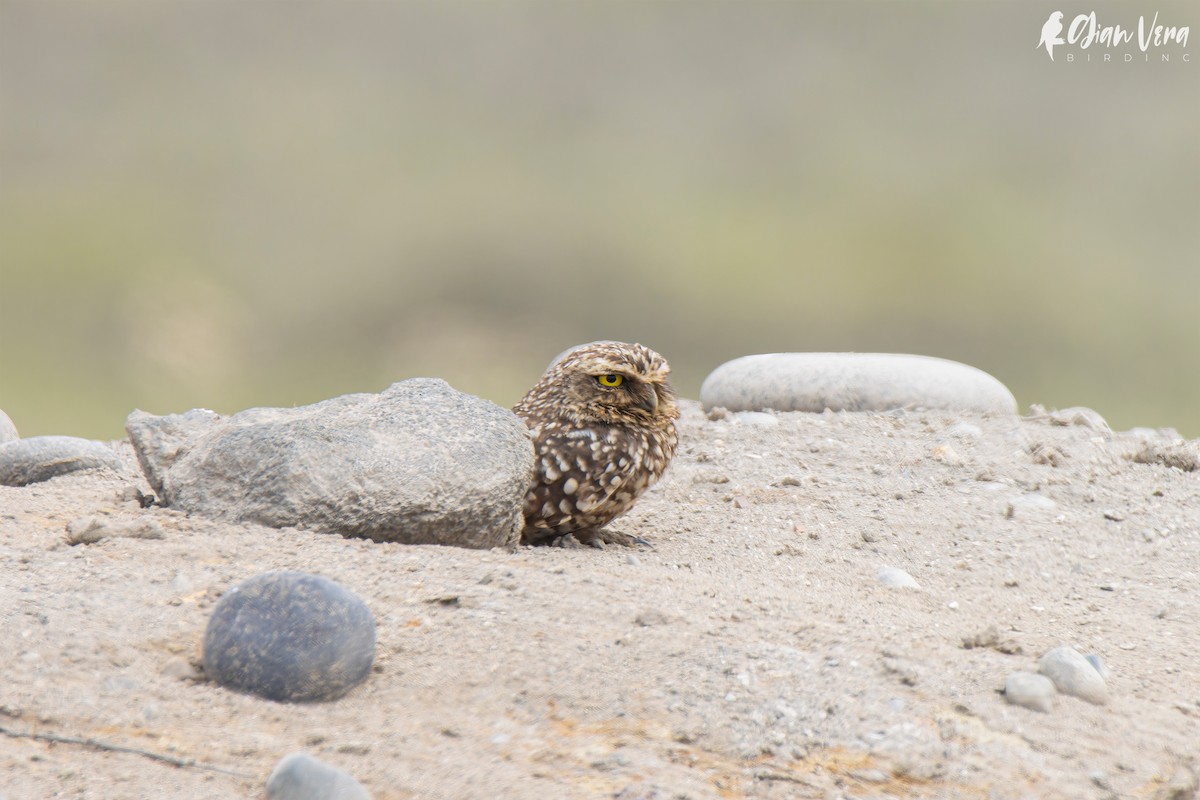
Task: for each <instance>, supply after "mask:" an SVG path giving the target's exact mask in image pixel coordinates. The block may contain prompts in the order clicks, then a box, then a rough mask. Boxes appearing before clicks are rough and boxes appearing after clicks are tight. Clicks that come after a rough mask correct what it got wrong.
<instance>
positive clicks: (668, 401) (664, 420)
mask: <svg viewBox="0 0 1200 800" xmlns="http://www.w3.org/2000/svg"><path fill="white" fill-rule="evenodd" d="M670 372H671V367H670V366H669V365H668V364H667V360H666V359H665V358H663V357H662V356H660V355H659V354H658V353H656V352H654V351H653V350H651V349H650V348H648V347H643V346H642V345H640V344H629V343H627V342H607V341H605V342H591V343H590V344H583V345H579V346H577V347H572V348H571V349H570V350H567V351H566V352H564V353H562V354H561V355H559V357H558V358H557V359H555V360H554V362H553V363H552V364H551V365H550V368H549V369H547V370H546V374H545V375H544V376H542V379H541V380H540V381H539V382H538V385H537V386H535V387H534V388H533V389H531V390H530V392H529V394H528V395H526V399H525V400H524V401H522V403H523V404H527V403H530V402H532V403H534V404H537V405H538V406H541V408H539V409H538V411H539V412H540V413H543V414H556V415H563V416H569V417H572V418H574V419H575V421H577V422H581V423H596V422H602V423H622V424H644V425H651V426H658V425H666V424H669V423H670V422H671V421H672V420H674V419H676V418H677V417H678V416H679V409H678V408H677V407H676V405H675V392H674V390H672V389H671V385H670V384H669V383H668V382H667V375H668V374H669V373H670ZM530 410H531V411H532V410H533V409H532V408H531V409H530Z"/></svg>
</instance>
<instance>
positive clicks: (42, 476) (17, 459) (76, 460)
mask: <svg viewBox="0 0 1200 800" xmlns="http://www.w3.org/2000/svg"><path fill="white" fill-rule="evenodd" d="M105 467H107V468H109V469H120V468H121V459H120V457H119V456H118V455H117V451H116V450H114V449H113V448H112V446H111V445H108V444H105V443H104V442H97V441H93V440H91V439H80V438H77V437H75V436H34V437H31V438H29V439H17V440H16V441H13V442H8V443H6V444H0V484H2V485H4V486H28V485H29V484H31V483H40V482H41V481H46V480H50V479H51V478H54V477H57V476H59V475H66V474H67V473H70V472H78V471H79V470H84V469H101V468H105Z"/></svg>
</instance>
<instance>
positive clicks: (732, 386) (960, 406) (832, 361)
mask: <svg viewBox="0 0 1200 800" xmlns="http://www.w3.org/2000/svg"><path fill="white" fill-rule="evenodd" d="M700 402H701V403H702V404H703V405H704V408H705V410H706V411H707V410H709V409H712V408H716V407H721V408H727V409H729V410H730V411H764V410H768V409H773V410H775V411H812V412H818V413H819V412H821V411H824V410H825V409H827V408H828V409H831V410H833V411H888V410H891V409H894V408H927V409H944V410H949V411H966V412H977V413H986V414H1015V413H1016V411H1017V401H1016V400H1015V399H1014V398H1013V396H1012V393H1011V392H1009V391H1008V389H1007V388H1005V386H1004V384H1002V383H1000V381H998V380H996V379H995V378H993V377H992V376H991V375H988V374H987V373H986V372H983V371H981V370H978V369H976V368H975V367H970V366H967V365H966V364H960V363H958V362H957V361H947V360H946V359H943V358H932V357H930V356H914V355H902V354H893V353H767V354H763V355H754V356H743V357H742V358H735V359H734V360H733V361H727V362H725V363H724V364H722V365H721V366H719V367H717V368H716V369H715V370H713V371H712V372H711V373H709V375H708V377H707V378H705V379H704V383H703V384H702V385H701V387H700Z"/></svg>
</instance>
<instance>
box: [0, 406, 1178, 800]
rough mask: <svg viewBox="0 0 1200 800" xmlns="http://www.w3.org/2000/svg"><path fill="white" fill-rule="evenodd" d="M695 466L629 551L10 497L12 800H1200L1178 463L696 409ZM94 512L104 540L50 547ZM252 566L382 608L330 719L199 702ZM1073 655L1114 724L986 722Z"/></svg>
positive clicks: (0, 792) (1118, 446) (1135, 441)
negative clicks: (292, 794)
mask: <svg viewBox="0 0 1200 800" xmlns="http://www.w3.org/2000/svg"><path fill="white" fill-rule="evenodd" d="M682 439H683V443H682V447H681V453H680V455H679V457H678V458H677V459H676V462H675V463H674V465H673V466H672V468H671V469H670V470H669V472H668V474H667V477H666V478H665V479H664V481H663V483H661V484H660V485H659V486H658V487H656V488H655V489H654V490H653V491H652V492H651V493H650V494H649V495H648V496H647V497H645V498H644V499H643V501H642V502H641V503H640V504H639V505H638V506H637V507H636V508H635V510H634V511H633V513H632V514H630V515H629V516H628V517H627V518H624V519H622V520H620V521H618V523H617V527H619V528H620V529H621V530H624V531H626V532H628V533H633V534H637V535H639V536H642V537H644V538H646V539H648V540H649V541H651V542H652V543H653V549H638V550H636V551H632V550H612V549H610V550H606V551H595V550H565V549H551V548H522V549H520V550H518V551H517V552H504V551H470V550H462V549H456V548H439V547H410V546H403V545H386V544H374V543H370V542H363V541H353V540H345V539H342V538H340V537H337V536H331V535H323V534H314V533H307V532H302V531H295V530H283V531H278V530H271V529H266V528H260V527H255V526H231V525H226V524H217V523H213V522H209V521H206V520H203V519H198V518H188V517H185V516H183V515H181V514H178V513H176V512H173V511H170V510H165V509H160V508H149V509H142V508H141V507H140V506H139V504H138V502H137V497H136V492H135V489H139V488H140V489H142V490H143V491H148V487H147V486H146V485H145V483H144V482H143V481H142V480H141V478H140V476H139V475H138V474H137V473H136V471H135V468H134V467H133V464H132V453H131V451H129V452H128V455H129V456H130V459H131V461H130V465H131V466H130V474H128V475H124V476H119V475H114V474H111V473H109V474H98V473H93V474H82V475H80V474H77V475H71V476H64V477H60V478H56V479H53V480H51V481H49V482H46V483H43V484H38V485H35V486H31V487H27V488H21V489H15V488H3V487H0V557H2V559H3V564H4V569H3V574H2V581H3V590H2V594H0V621H2V623H3V625H2V630H3V632H4V641H5V646H4V647H3V648H0V670H2V674H3V682H2V683H0V727H2V728H3V729H4V731H6V732H7V733H6V735H3V736H0V770H2V771H0V796H3V798H5V800H25V799H26V798H29V799H30V800H33V799H40V798H50V797H69V798H105V800H117V799H118V798H130V799H131V800H134V799H136V800H144V799H145V798H179V799H180V800H199V799H200V798H233V797H246V798H253V797H262V796H263V788H262V787H263V785H264V782H265V780H266V776H267V775H268V773H269V772H270V770H271V768H272V767H273V765H274V764H275V763H276V762H277V761H278V760H279V759H280V758H281V757H282V756H284V755H286V754H288V753H291V752H294V751H300V750H302V751H307V752H309V753H311V754H313V755H315V756H317V757H318V758H320V759H322V760H325V761H327V762H329V763H331V764H335V765H337V766H340V767H342V768H344V769H346V770H348V771H349V772H351V773H352V774H353V775H355V776H356V777H357V778H358V779H359V780H360V781H362V782H363V784H364V785H366V786H367V787H368V788H369V789H370V791H371V793H372V795H373V796H374V797H375V798H376V799H377V800H383V799H385V798H391V799H394V800H399V799H400V798H431V799H433V798H454V799H456V800H457V799H460V798H514V799H523V798H529V799H530V800H532V799H533V798H539V799H541V798H621V800H650V798H661V799H662V800H667V799H669V798H737V797H754V798H810V797H811V798H841V797H845V798H887V797H896V798H909V797H913V798H933V797H963V798H1025V797H1029V798H1110V797H1130V798H1160V800H1165V799H1166V798H1171V800H1187V799H1189V798H1194V797H1196V790H1195V786H1196V775H1197V773H1198V772H1200V767H1198V766H1197V759H1200V471H1184V470H1182V469H1179V468H1178V467H1169V466H1166V465H1163V464H1159V463H1138V462H1136V461H1133V460H1131V459H1130V458H1129V456H1130V455H1132V454H1134V453H1135V452H1137V451H1139V450H1141V449H1144V448H1148V452H1149V455H1150V456H1152V457H1153V456H1155V455H1156V454H1166V455H1170V454H1171V453H1172V452H1173V451H1172V450H1171V446H1170V442H1171V439H1170V435H1169V434H1166V435H1162V434H1155V433H1153V432H1148V431H1143V432H1141V433H1139V434H1131V433H1127V434H1109V433H1108V432H1107V431H1105V430H1103V429H1098V428H1092V427H1087V426H1083V425H1074V426H1057V425H1052V424H1049V423H1048V422H1046V421H1044V420H1041V421H1039V420H1033V419H1028V418H1021V419H1018V418H973V417H957V416H952V415H948V414H942V413H920V412H897V413H894V414H866V413H843V414H832V413H826V414H784V415H778V416H770V415H757V414H751V415H735V416H731V417H727V418H724V419H717V420H710V419H708V418H706V417H705V416H704V415H703V414H702V413H701V412H700V410H699V408H698V407H697V406H696V405H695V404H687V405H686V408H685V416H684V420H683V424H682ZM1150 460H1153V458H1151V459H1150ZM1176 463H1181V464H1182V465H1183V466H1186V461H1184V462H1176ZM90 516H100V517H103V518H104V519H103V522H104V526H105V529H106V530H107V532H108V535H107V536H106V538H103V539H101V540H100V541H97V542H94V543H90V544H78V545H71V544H68V543H67V540H66V536H67V527H68V525H69V524H70V523H72V521H75V520H78V519H80V518H85V517H90ZM150 523H156V524H150ZM77 528H78V526H77ZM147 535H149V536H150V537H154V536H158V537H159V538H146V536H147ZM884 566H894V567H898V568H901V569H903V570H906V571H907V572H908V573H910V574H911V575H912V576H913V577H914V578H915V579H916V580H917V581H918V582H919V583H920V586H921V588H920V589H916V590H914V589H895V588H888V587H885V586H883V585H882V584H881V583H880V582H879V580H878V578H877V572H878V570H879V569H880V568H881V567H884ZM272 569H299V570H307V571H311V572H316V573H320V574H322V575H325V576H328V577H330V578H332V579H334V580H337V581H339V582H341V583H342V584H344V585H345V586H347V587H349V588H351V589H352V590H353V591H355V592H357V593H358V594H359V595H360V596H361V597H363V598H364V599H365V600H366V602H367V603H368V605H369V606H370V607H371V609H372V611H373V612H374V614H375V618H376V623H377V626H378V627H377V636H378V656H377V661H376V667H375V671H374V673H373V674H372V675H371V677H370V678H369V679H368V681H367V682H366V683H365V684H364V685H362V686H360V687H359V688H357V689H355V690H354V691H353V692H351V693H350V694H349V695H348V696H346V697H345V698H343V699H342V700H339V701H337V702H333V703H326V704H316V705H280V704H276V703H272V702H268V701H264V700H259V699H256V698H253V697H248V696H242V695H238V694H234V693H231V692H229V691H226V690H224V689H221V688H219V687H218V686H215V685H213V684H211V683H208V682H205V681H204V680H203V676H202V675H200V674H198V672H197V669H198V665H199V646H200V641H201V638H202V636H203V632H204V626H205V623H206V620H207V617H208V614H209V613H210V612H211V610H212V608H213V606H214V604H215V602H216V600H217V599H218V598H219V597H220V595H221V593H222V592H223V591H225V590H226V589H228V588H229V587H230V586H232V585H233V584H234V583H236V582H238V581H240V580H242V579H244V578H247V577H249V576H251V575H254V574H256V573H259V572H263V571H266V570H272ZM964 640H967V641H968V643H969V644H972V645H978V646H971V647H967V646H964ZM1063 643H1065V644H1071V645H1073V646H1075V647H1076V648H1077V649H1079V650H1080V651H1081V652H1084V653H1091V654H1096V655H1098V656H1099V657H1100V658H1101V659H1103V661H1104V662H1105V664H1106V665H1107V667H1108V668H1109V670H1110V671H1111V674H1110V675H1109V678H1108V688H1109V692H1110V694H1111V701H1110V703H1109V704H1108V705H1106V706H1093V705H1089V704H1088V703H1085V702H1083V701H1080V700H1076V699H1073V698H1070V697H1062V696H1060V697H1059V698H1057V699H1056V700H1055V703H1054V707H1053V709H1052V711H1051V712H1050V713H1047V714H1041V713H1036V712H1033V711H1030V710H1027V709H1024V708H1019V707H1015V706H1012V705H1009V704H1008V703H1006V702H1005V700H1004V698H1003V697H1002V696H1001V695H1000V694H998V692H997V690H998V689H1001V688H1002V687H1003V685H1004V680H1005V677H1006V676H1007V675H1008V674H1009V673H1010V672H1012V671H1015V670H1036V669H1037V660H1038V658H1039V657H1040V656H1041V654H1042V653H1044V652H1045V651H1047V650H1049V649H1050V648H1052V647H1054V646H1056V645H1059V644H1063ZM28 733H33V734H38V735H41V736H45V737H49V738H54V737H68V738H70V737H73V738H78V739H95V740H99V741H101V742H103V743H106V744H108V745H116V746H121V747H128V748H134V749H137V750H141V751H145V752H146V753H154V754H160V755H164V756H168V757H171V758H175V759H180V760H184V761H189V762H190V761H195V762H197V763H196V764H194V765H192V766H183V767H180V766H173V765H171V764H170V763H166V762H164V761H161V760H155V759H153V758H150V757H149V756H147V755H145V754H143V753H125V752H111V751H105V750H100V749H96V748H94V747H90V746H87V745H84V744H77V743H67V742H62V741H60V742H57V743H55V742H51V741H46V740H44V739H33V738H16V737H15V736H14V735H13V734H28Z"/></svg>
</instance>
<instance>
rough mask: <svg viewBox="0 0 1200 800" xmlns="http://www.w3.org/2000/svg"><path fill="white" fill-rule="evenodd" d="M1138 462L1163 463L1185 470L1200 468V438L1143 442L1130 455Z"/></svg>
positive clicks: (1165, 465)
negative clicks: (1166, 441)
mask: <svg viewBox="0 0 1200 800" xmlns="http://www.w3.org/2000/svg"><path fill="white" fill-rule="evenodd" d="M1129 460H1130V461H1133V462H1135V463H1137V464H1161V465H1162V466H1164V467H1174V468H1175V469H1178V470H1181V471H1183V472H1195V471H1196V470H1197V469H1200V439H1194V440H1192V441H1184V440H1180V441H1176V442H1168V443H1163V442H1143V443H1142V446H1141V447H1140V448H1138V450H1137V452H1135V453H1134V454H1133V455H1131V456H1129Z"/></svg>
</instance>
